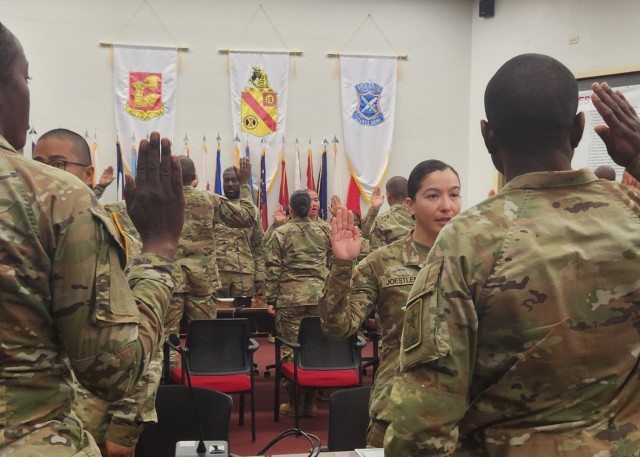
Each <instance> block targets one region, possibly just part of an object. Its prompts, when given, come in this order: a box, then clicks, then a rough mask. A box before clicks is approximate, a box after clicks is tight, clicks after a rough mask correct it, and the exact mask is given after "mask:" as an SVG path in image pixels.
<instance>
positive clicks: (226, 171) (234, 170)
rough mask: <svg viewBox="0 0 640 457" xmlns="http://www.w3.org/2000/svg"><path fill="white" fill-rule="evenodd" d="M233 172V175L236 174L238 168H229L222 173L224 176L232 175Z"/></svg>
mask: <svg viewBox="0 0 640 457" xmlns="http://www.w3.org/2000/svg"><path fill="white" fill-rule="evenodd" d="M231 172H233V174H234V175H235V174H236V167H227V168H225V169H224V171H223V172H222V175H223V176H224V175H225V174H226V173H231Z"/></svg>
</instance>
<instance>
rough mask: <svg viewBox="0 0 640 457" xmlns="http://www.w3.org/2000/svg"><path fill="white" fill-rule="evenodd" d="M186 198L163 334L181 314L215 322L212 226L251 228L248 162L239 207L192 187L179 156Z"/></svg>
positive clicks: (191, 168)
mask: <svg viewBox="0 0 640 457" xmlns="http://www.w3.org/2000/svg"><path fill="white" fill-rule="evenodd" d="M180 163H181V165H182V183H183V189H184V199H185V221H184V228H183V229H182V235H181V236H180V243H179V245H178V250H177V252H176V263H177V264H178V265H180V267H181V269H182V282H181V284H180V285H179V286H178V288H176V290H175V291H174V293H173V298H172V299H171V303H170V305H169V308H168V309H167V316H166V318H165V334H166V335H167V336H169V335H171V334H172V333H175V334H177V333H178V332H179V331H180V320H181V319H182V315H183V313H184V314H186V315H187V320H188V321H189V322H191V321H192V320H194V319H215V317H216V305H215V299H214V293H215V291H216V290H217V289H219V288H220V280H219V277H218V268H217V266H216V259H215V253H216V239H215V226H216V225H217V224H220V223H222V222H223V221H224V222H225V223H226V224H227V225H229V226H232V227H237V228H249V227H253V221H254V219H253V216H254V211H255V207H254V205H253V203H251V201H250V200H249V198H248V196H249V186H248V185H247V183H248V182H249V173H251V164H250V163H249V159H246V158H243V159H241V160H240V166H241V169H240V170H238V178H239V180H240V183H241V184H242V186H241V187H242V190H241V196H242V198H241V199H240V204H239V205H234V204H232V203H231V202H229V201H228V200H227V199H226V198H223V197H220V196H219V195H216V194H212V193H209V192H205V191H201V190H198V189H196V188H195V187H193V186H192V183H193V182H194V181H195V179H196V169H195V165H194V164H193V160H191V159H190V158H189V157H187V156H180ZM170 360H171V367H172V368H176V367H177V361H178V358H177V355H176V353H175V352H173V351H172V352H171V358H170Z"/></svg>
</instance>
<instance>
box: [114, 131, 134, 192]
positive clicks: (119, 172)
mask: <svg viewBox="0 0 640 457" xmlns="http://www.w3.org/2000/svg"><path fill="white" fill-rule="evenodd" d="M125 174H127V175H130V174H131V170H130V169H129V166H128V165H127V161H126V160H125V159H124V156H123V153H122V147H121V146H120V140H116V193H117V198H118V200H122V199H123V198H124V184H125V180H124V175H125Z"/></svg>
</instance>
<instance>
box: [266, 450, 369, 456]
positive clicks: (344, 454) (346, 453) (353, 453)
mask: <svg viewBox="0 0 640 457" xmlns="http://www.w3.org/2000/svg"><path fill="white" fill-rule="evenodd" d="M318 455H320V456H322V457H359V456H358V453H357V452H356V451H342V452H321V453H320V454H318ZM308 456H309V453H308V452H306V453H303V454H272V455H271V457H308Z"/></svg>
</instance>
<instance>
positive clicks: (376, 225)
mask: <svg viewBox="0 0 640 457" xmlns="http://www.w3.org/2000/svg"><path fill="white" fill-rule="evenodd" d="M386 244H387V243H386V240H385V237H384V233H383V232H382V228H381V227H380V219H376V220H375V221H374V222H373V226H372V227H371V232H370V233H369V246H370V248H371V252H373V251H375V250H376V249H378V248H381V247H382V246H384V245H386Z"/></svg>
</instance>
